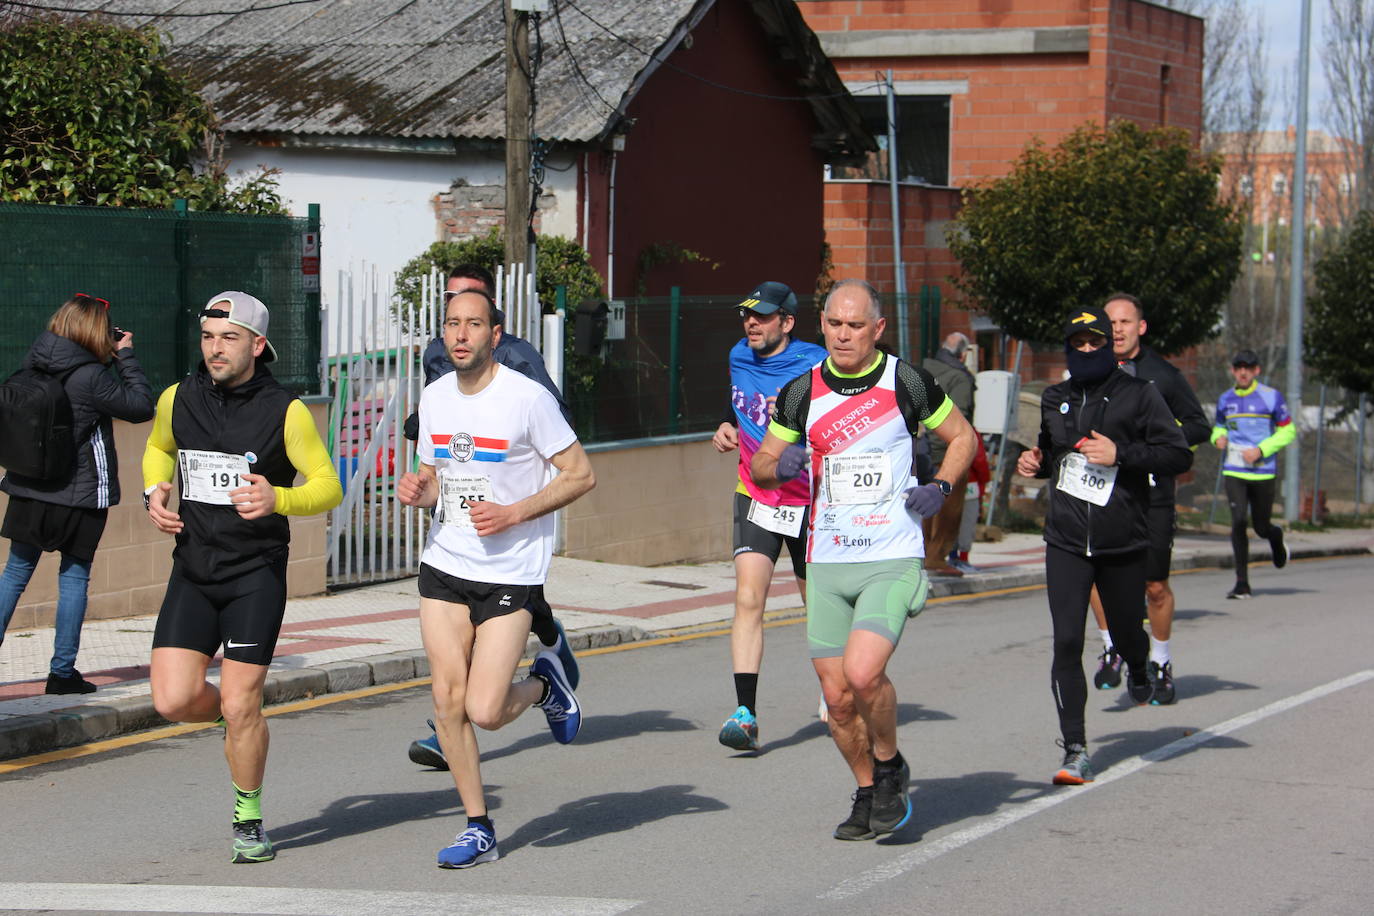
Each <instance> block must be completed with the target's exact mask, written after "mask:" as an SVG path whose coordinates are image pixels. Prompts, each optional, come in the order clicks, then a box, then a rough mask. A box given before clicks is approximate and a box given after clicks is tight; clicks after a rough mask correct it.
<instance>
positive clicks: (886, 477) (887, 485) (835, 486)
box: [822, 452, 892, 506]
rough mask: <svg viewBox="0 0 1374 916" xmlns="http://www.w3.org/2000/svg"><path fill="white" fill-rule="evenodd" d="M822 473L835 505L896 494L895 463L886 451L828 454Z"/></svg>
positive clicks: (861, 502)
mask: <svg viewBox="0 0 1374 916" xmlns="http://www.w3.org/2000/svg"><path fill="white" fill-rule="evenodd" d="M822 473H823V477H824V482H825V492H826V497H827V498H828V499H829V501H830V504H831V505H835V506H855V505H870V504H872V503H880V502H882V501H883V500H885V499H887V498H888V497H889V496H890V495H891V494H892V466H891V464H890V463H889V462H888V460H887V453H885V452H865V453H863V454H859V455H826V456H825V463H824V466H823V471H822Z"/></svg>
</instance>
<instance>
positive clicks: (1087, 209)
mask: <svg viewBox="0 0 1374 916" xmlns="http://www.w3.org/2000/svg"><path fill="white" fill-rule="evenodd" d="M1220 168H1221V163H1220V160H1218V159H1217V158H1215V157H1208V156H1202V155H1199V154H1198V153H1197V152H1196V151H1195V150H1194V149H1193V148H1192V146H1191V144H1190V142H1189V137H1188V135H1187V133H1185V132H1184V131H1180V130H1176V129H1165V128H1161V129H1156V130H1150V131H1146V130H1142V129H1141V128H1140V127H1138V126H1137V125H1135V124H1133V123H1131V122H1129V121H1120V122H1117V123H1114V124H1112V125H1111V126H1109V127H1107V128H1105V129H1104V128H1102V127H1100V126H1098V125H1095V124H1089V125H1085V126H1084V127H1081V128H1079V129H1078V130H1076V131H1075V132H1074V133H1072V134H1071V135H1069V136H1068V137H1067V138H1065V139H1064V141H1063V142H1062V143H1060V145H1059V146H1058V147H1056V148H1054V149H1052V150H1046V149H1045V148H1044V147H1043V145H1041V144H1040V143H1039V142H1038V141H1037V142H1035V143H1033V144H1031V145H1030V146H1029V147H1027V149H1026V150H1025V151H1024V152H1023V153H1022V154H1021V157H1020V159H1018V160H1017V163H1016V165H1015V167H1014V168H1013V170H1012V172H1011V173H1010V174H1009V175H1007V176H1006V177H1004V178H1000V179H996V180H993V181H990V182H987V183H985V184H983V185H981V186H979V187H976V188H974V189H972V190H969V191H966V192H965V193H964V205H963V210H962V211H961V213H960V215H959V217H958V219H957V220H956V221H955V231H954V232H952V233H951V238H950V249H951V250H952V251H953V253H954V255H955V257H956V258H958V259H959V261H960V263H961V265H962V267H963V272H962V274H961V275H960V276H958V277H956V278H955V284H956V286H958V287H959V289H961V290H962V291H963V292H964V293H965V294H967V295H968V296H969V297H970V298H971V299H972V300H974V301H973V302H971V303H970V305H972V306H976V307H981V308H983V309H986V310H987V312H988V313H989V315H991V317H992V318H993V320H994V321H996V322H997V323H998V324H999V325H1001V327H1002V328H1003V329H1005V330H1006V331H1007V332H1009V333H1011V334H1013V335H1015V336H1017V337H1020V338H1023V339H1026V340H1032V341H1038V342H1041V343H1059V342H1060V339H1061V336H1062V335H1061V333H1060V331H1061V328H1062V326H1063V322H1064V317H1065V315H1067V314H1068V313H1069V312H1070V311H1071V310H1073V309H1076V308H1082V307H1085V306H1098V305H1101V304H1102V301H1103V300H1104V299H1105V298H1106V297H1107V295H1109V294H1110V293H1112V292H1115V291H1126V292H1130V293H1133V294H1134V295H1136V296H1138V297H1140V299H1141V301H1142V302H1143V303H1144V304H1145V312H1146V316H1147V318H1148V320H1149V322H1150V332H1149V341H1150V345H1151V346H1152V347H1154V348H1155V349H1157V350H1160V351H1161V352H1163V353H1174V352H1177V351H1179V350H1182V349H1185V348H1187V347H1190V346H1193V345H1195V344H1198V343H1201V342H1202V341H1203V340H1206V339H1207V338H1209V337H1211V336H1213V335H1214V334H1215V333H1216V331H1217V326H1218V322H1219V319H1220V316H1221V309H1222V307H1223V305H1224V304H1225V302H1226V296H1227V293H1228V292H1229V291H1230V289H1231V285H1232V283H1234V282H1235V278H1236V275H1237V273H1238V271H1239V269H1240V253H1241V252H1240V241H1241V222H1240V220H1239V219H1238V218H1237V216H1236V214H1235V212H1234V211H1233V210H1232V209H1231V207H1230V206H1229V205H1228V204H1227V203H1226V202H1224V201H1223V200H1221V199H1220V197H1219V195H1218V185H1217V176H1218V173H1219V171H1220Z"/></svg>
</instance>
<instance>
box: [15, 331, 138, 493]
mask: <svg viewBox="0 0 1374 916" xmlns="http://www.w3.org/2000/svg"><path fill="white" fill-rule="evenodd" d="M114 366H115V369H116V371H118V372H119V378H120V379H121V380H122V381H123V384H120V381H118V380H116V379H115V378H114V376H112V375H111V374H110V373H109V371H107V368H106V366H105V364H103V363H101V362H100V360H99V359H97V358H96V356H95V354H94V353H92V352H91V351H90V350H87V349H86V348H85V347H83V346H81V344H79V343H77V342H76V341H74V340H71V339H70V338H67V337H63V336H61V335H60V334H54V333H53V332H52V331H44V332H43V333H42V334H40V335H39V336H38V339H37V340H35V341H34V342H33V346H32V347H30V348H29V352H28V355H27V356H25V357H24V368H26V369H30V368H32V369H41V370H43V371H44V372H49V373H52V374H54V375H60V374H62V373H69V374H68V375H67V376H66V378H65V379H64V381H63V383H62V386H63V388H64V389H66V392H67V399H68V400H69V401H71V405H72V421H73V428H74V429H75V430H76V460H75V461H74V462H73V463H72V468H71V470H70V471H69V472H68V473H67V474H66V475H65V476H63V477H61V478H59V479H57V480H35V479H33V478H32V477H24V476H22V475H19V474H6V475H5V479H4V480H0V489H2V490H4V491H5V492H6V493H8V494H10V495H11V496H20V497H26V498H28V499H33V500H38V501H39V502H45V503H54V504H56V505H59V506H73V507H77V508H82V509H106V508H109V507H110V506H114V505H117V504H118V503H119V460H118V458H117V457H116V455H115V443H114V424H113V422H112V419H119V420H127V421H128V422H130V423H144V422H146V421H148V420H151V419H152V418H153V392H152V389H151V388H150V387H149V386H148V380H147V379H146V378H144V376H143V367H142V366H140V365H139V363H138V360H137V359H135V358H134V351H133V349H132V348H131V347H126V348H124V349H123V350H120V351H119V352H118V353H116V354H115V358H114Z"/></svg>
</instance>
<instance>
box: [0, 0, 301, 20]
mask: <svg viewBox="0 0 1374 916" xmlns="http://www.w3.org/2000/svg"><path fill="white" fill-rule="evenodd" d="M323 2H325V0H278V2H277V3H264V4H262V5H261V6H250V7H247V8H246V9H241V10H202V11H200V12H198V13H173V12H162V13H150V12H148V11H146V10H145V11H141V12H125V11H121V10H111V9H100V8H78V7H66V6H44V5H43V4H41V3H25V2H24V0H5V3H6V5H8V6H18V7H23V8H25V9H31V10H36V11H38V12H42V13H90V14H99V15H101V16H129V17H134V18H139V19H199V18H204V17H208V16H238V15H240V14H242V13H260V12H264V11H266V10H276V9H281V8H282V7H286V6H304V5H307V4H311V3H323Z"/></svg>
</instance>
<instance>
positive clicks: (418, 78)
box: [48, 0, 866, 152]
mask: <svg viewBox="0 0 1374 916" xmlns="http://www.w3.org/2000/svg"><path fill="white" fill-rule="evenodd" d="M712 2H714V0H554V2H553V3H551V7H552V9H551V10H550V12H548V13H546V14H544V15H543V16H542V17H541V26H540V35H541V37H542V48H543V53H542V59H541V63H540V68H539V75H538V81H537V84H536V85H537V96H536V101H537V109H536V131H537V133H538V134H539V135H540V136H542V137H546V138H549V139H551V140H563V141H591V140H595V139H597V138H598V137H601V136H603V135H604V134H606V133H607V132H608V131H609V130H610V129H612V128H613V127H614V126H615V124H616V121H617V120H618V115H617V113H616V109H617V108H618V107H623V105H624V104H628V98H627V93H630V92H631V91H632V90H633V89H635V88H637V86H638V85H639V82H638V80H639V78H640V77H641V76H642V75H643V74H644V73H646V72H647V71H648V70H651V69H652V67H653V66H656V65H657V62H656V61H655V60H654V59H653V54H654V53H655V52H662V51H663V50H664V49H665V47H666V48H671V47H672V46H674V44H675V41H676V40H677V38H678V37H680V35H681V34H682V33H683V30H684V29H685V23H687V22H689V21H692V18H693V12H694V10H695V11H696V12H697V13H700V12H701V11H702V10H704V9H705V8H708V7H710V6H711V4H712ZM48 5H49V6H51V7H52V8H54V9H65V10H71V11H85V10H95V11H98V14H99V13H103V14H105V15H107V16H109V17H110V18H111V19H113V21H116V22H119V23H121V24H125V25H131V26H141V25H149V24H151V25H155V26H157V27H158V28H159V29H161V30H163V31H165V32H166V33H168V34H169V35H170V36H171V40H172V53H173V56H174V58H175V59H176V60H177V61H178V62H180V63H182V64H183V65H185V66H186V67H187V68H188V69H189V70H190V71H191V72H192V73H193V74H194V75H195V76H196V78H197V79H199V80H200V81H201V82H202V84H203V86H204V90H205V94H206V95H207V96H208V97H209V98H210V100H211V101H212V103H213V104H214V106H215V110H216V112H217V114H218V115H219V117H220V119H221V121H222V123H223V126H224V127H225V129H226V130H229V131H235V132H243V133H287V134H332V135H345V136H347V135H368V136H389V137H410V138H489V139H499V138H501V137H503V136H504V135H505V92H506V75H505V62H504V54H505V26H504V22H503V7H504V4H503V3H502V2H500V0H286V2H283V0H248V2H247V3H243V2H235V0H49V3H48ZM752 6H753V7H754V8H755V12H756V13H757V14H758V15H759V17H760V20H761V21H762V22H763V23H764V25H765V28H776V20H778V19H779V18H780V17H779V16H778V15H777V11H776V9H774V8H775V7H779V6H785V7H790V12H788V13H787V14H786V15H787V16H791V17H793V18H795V20H796V21H797V22H800V21H801V17H800V13H799V12H797V11H796V7H795V4H794V3H792V2H791V0H784V3H783V4H779V3H778V2H777V0H766V2H758V0H753V2H752ZM254 7H261V9H256V10H255V9H253V8H254ZM235 8H237V9H239V10H241V12H236V13H230V12H227V11H228V10H233V9H235ZM770 19H772V20H775V21H774V22H773V23H771V25H770V22H769V20H770ZM789 25H794V24H793V23H789ZM791 31H792V32H793V34H787V35H785V36H782V37H785V38H786V39H788V40H790V41H792V42H794V43H795V42H796V41H797V37H796V34H795V28H793V29H792V30H791ZM611 33H614V34H611ZM806 34H807V35H810V30H809V29H808V30H806ZM811 43H812V44H813V45H814V46H815V47H814V49H806V48H802V49H799V52H800V53H801V54H804V55H805V56H807V57H810V56H819V55H820V50H819V43H818V42H816V41H815V39H814V36H811ZM535 44H536V42H535V39H534V36H533V35H532V36H531V48H532V49H533V47H534V46H535ZM820 61H821V63H822V64H823V69H824V70H827V71H829V73H830V74H831V76H832V77H833V73H834V69H833V67H832V66H831V65H830V63H829V61H828V60H825V58H824V57H823V56H820ZM814 69H815V68H814V67H806V68H803V71H804V74H805V75H804V76H802V75H799V82H803V81H804V82H806V83H814V82H815V81H814V79H813V71H814ZM834 82H835V83H836V85H838V78H835V79H834ZM829 88H830V87H821V88H817V87H815V86H810V85H808V86H807V87H806V89H805V91H807V92H813V93H816V94H818V95H821V94H825V93H826V92H828V91H829ZM798 94H802V92H801V87H800V86H799V93H798ZM837 106H838V107H839V108H852V105H850V104H849V100H848V99H847V98H843V99H838V100H837V99H818V100H817V101H814V102H813V103H812V108H813V110H815V111H817V113H818V118H819V120H820V121H821V124H822V127H823V131H822V133H823V134H824V135H825V136H826V137H827V139H826V141H825V144H826V145H829V146H833V147H834V150H833V151H834V152H849V150H848V149H847V148H848V147H851V146H854V141H853V138H852V137H847V138H846V139H845V140H844V141H843V142H840V143H838V144H837V143H836V142H835V139H834V136H833V135H834V134H835V127H836V125H837V124H843V123H844V122H851V121H852V123H851V124H849V129H850V131H852V129H853V128H854V127H858V119H857V115H855V116H854V117H853V118H852V119H850V118H849V117H847V116H846V115H847V112H844V111H840V112H839V113H838V115H837V114H836V111H835V109H836V108H837ZM848 132H849V131H846V130H844V129H841V130H840V131H839V133H840V134H847V133H848ZM858 132H859V133H858V136H860V137H866V134H864V133H863V131H862V127H858ZM859 145H860V146H862V145H863V143H862V141H860V143H859Z"/></svg>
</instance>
